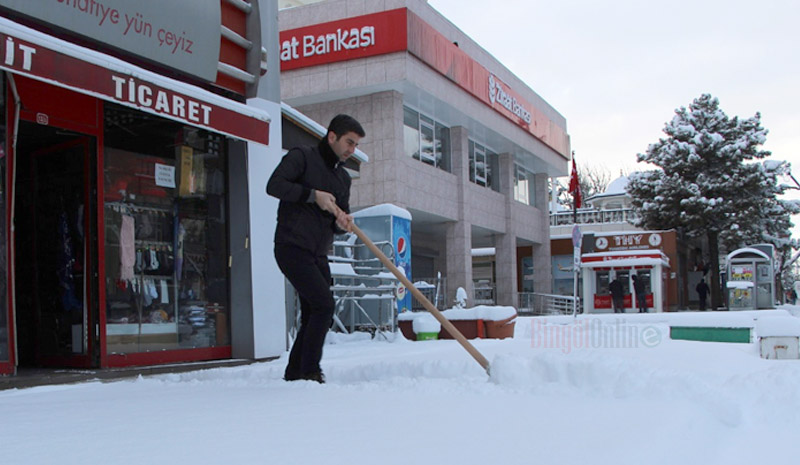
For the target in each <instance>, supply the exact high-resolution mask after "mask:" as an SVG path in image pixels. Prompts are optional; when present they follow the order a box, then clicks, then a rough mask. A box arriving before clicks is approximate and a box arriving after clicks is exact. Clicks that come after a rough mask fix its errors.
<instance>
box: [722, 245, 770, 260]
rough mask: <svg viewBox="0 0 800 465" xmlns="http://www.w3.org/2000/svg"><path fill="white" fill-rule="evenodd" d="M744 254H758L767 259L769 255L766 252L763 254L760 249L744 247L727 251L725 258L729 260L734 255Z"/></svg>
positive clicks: (734, 256)
mask: <svg viewBox="0 0 800 465" xmlns="http://www.w3.org/2000/svg"><path fill="white" fill-rule="evenodd" d="M745 254H754V255H758V256H759V257H762V258H764V259H766V260H769V256H768V255H767V254H765V253H764V252H762V251H761V250H758V249H754V248H752V247H744V248H742V249H736V250H734V251H733V252H731V253H729V254H728V256H727V257H725V259H726V260H727V261H730V260H731V259H732V258H736V257H738V256H740V255H745Z"/></svg>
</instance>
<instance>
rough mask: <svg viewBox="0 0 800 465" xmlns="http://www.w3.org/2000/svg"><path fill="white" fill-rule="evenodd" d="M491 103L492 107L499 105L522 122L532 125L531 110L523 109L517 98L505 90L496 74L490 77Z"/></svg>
mask: <svg viewBox="0 0 800 465" xmlns="http://www.w3.org/2000/svg"><path fill="white" fill-rule="evenodd" d="M489 101H490V102H492V105H494V104H495V103H499V104H500V105H502V106H503V107H504V108H505V109H506V110H508V111H510V112H511V113H513V114H514V115H516V116H517V117H518V118H519V119H521V120H522V121H525V122H526V123H528V124H531V112H530V110H528V109H527V108H525V107H523V106H522V104H521V103H520V102H519V101H518V100H517V98H516V97H514V96H513V95H511V94H509V91H507V90H505V89H504V84H501V82H500V80H499V79H497V78H496V77H494V74H490V75H489Z"/></svg>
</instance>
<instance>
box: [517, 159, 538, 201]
mask: <svg viewBox="0 0 800 465" xmlns="http://www.w3.org/2000/svg"><path fill="white" fill-rule="evenodd" d="M535 192H536V191H535V184H534V177H533V173H531V172H530V171H528V170H526V169H525V168H523V167H521V166H519V165H516V164H515V165H514V200H516V201H517V202H520V203H524V204H525V205H533V204H534V203H535V200H536V196H535V195H536V194H535Z"/></svg>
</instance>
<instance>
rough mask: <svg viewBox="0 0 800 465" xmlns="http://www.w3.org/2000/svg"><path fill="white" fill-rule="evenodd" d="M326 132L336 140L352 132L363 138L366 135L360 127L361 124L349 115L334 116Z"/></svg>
mask: <svg viewBox="0 0 800 465" xmlns="http://www.w3.org/2000/svg"><path fill="white" fill-rule="evenodd" d="M328 132H333V133H334V134H336V138H337V139H338V138H340V137H342V136H343V135H345V134H347V133H348V132H354V133H356V134H357V135H358V136H359V137H364V136H365V135H366V133H365V132H364V128H362V127H361V123H359V122H358V121H356V119H355V118H353V117H352V116H350V115H336V116H335V117H334V118H333V119H332V120H331V124H329V125H328Z"/></svg>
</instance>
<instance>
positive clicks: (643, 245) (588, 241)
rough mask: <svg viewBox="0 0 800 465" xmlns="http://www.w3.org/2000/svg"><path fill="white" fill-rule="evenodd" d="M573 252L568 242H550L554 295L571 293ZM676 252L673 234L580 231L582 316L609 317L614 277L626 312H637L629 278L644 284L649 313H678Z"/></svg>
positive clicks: (567, 239) (561, 239)
mask: <svg viewBox="0 0 800 465" xmlns="http://www.w3.org/2000/svg"><path fill="white" fill-rule="evenodd" d="M584 229H586V230H588V229H589V227H585V228H584ZM573 248H574V246H573V243H572V238H571V237H560V236H559V237H554V238H553V239H552V243H551V249H552V251H553V257H552V267H553V271H552V276H553V289H554V290H555V293H557V294H562V295H572V293H573V283H574V274H573V269H572V267H573ZM679 249H680V247H679V244H678V241H677V235H676V232H675V231H671V230H670V231H625V232H587V231H584V233H583V240H582V246H581V262H580V267H581V268H580V275H579V284H578V289H579V294H580V297H581V299H582V302H583V306H584V311H586V312H587V313H592V312H595V313H602V312H611V311H613V305H612V301H611V294H610V292H609V290H608V285H609V284H610V283H611V281H612V280H613V279H614V278H615V277H618V278H620V281H621V282H622V286H623V289H624V295H625V297H624V302H625V308H626V311H636V301H635V294H634V292H633V279H632V278H633V276H637V279H641V280H642V281H643V282H644V284H645V288H646V299H647V306H648V308H649V309H650V310H649V311H651V312H653V311H655V312H662V311H675V310H677V309H678V308H679V301H680V300H679V299H680V289H681V287H682V285H681V281H682V280H683V278H682V272H681V254H680V250H679ZM683 287H684V288H685V285H684V286H683Z"/></svg>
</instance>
